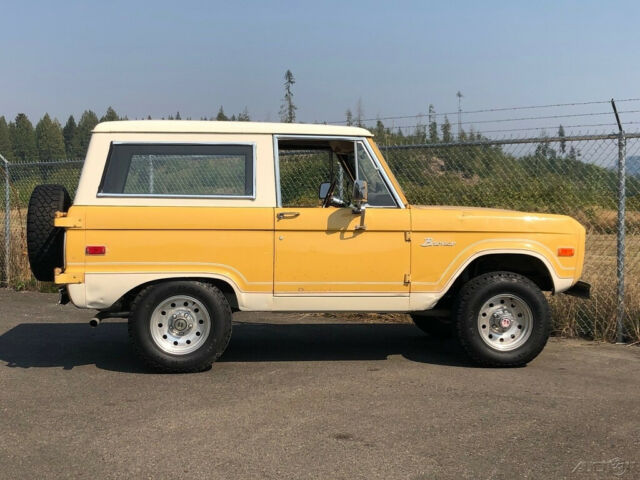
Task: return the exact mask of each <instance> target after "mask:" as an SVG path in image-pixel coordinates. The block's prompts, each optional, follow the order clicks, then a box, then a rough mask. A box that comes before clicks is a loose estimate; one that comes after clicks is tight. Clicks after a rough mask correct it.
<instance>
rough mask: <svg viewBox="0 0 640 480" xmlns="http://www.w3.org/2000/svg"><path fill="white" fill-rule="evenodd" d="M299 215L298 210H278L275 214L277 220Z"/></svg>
mask: <svg viewBox="0 0 640 480" xmlns="http://www.w3.org/2000/svg"><path fill="white" fill-rule="evenodd" d="M299 215H300V212H280V213H278V214H277V215H276V217H277V218H278V220H284V219H285V218H296V217H297V216H299Z"/></svg>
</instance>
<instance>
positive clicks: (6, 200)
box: [0, 155, 11, 287]
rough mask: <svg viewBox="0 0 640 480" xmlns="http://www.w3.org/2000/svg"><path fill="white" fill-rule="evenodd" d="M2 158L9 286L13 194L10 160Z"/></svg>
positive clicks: (6, 260) (5, 248)
mask: <svg viewBox="0 0 640 480" xmlns="http://www.w3.org/2000/svg"><path fill="white" fill-rule="evenodd" d="M0 160H2V163H3V164H4V280H5V282H6V284H7V287H8V286H9V277H10V272H11V264H10V262H9V257H10V255H11V195H10V194H9V189H10V182H9V161H8V160H7V159H6V158H4V157H3V156H2V155H0Z"/></svg>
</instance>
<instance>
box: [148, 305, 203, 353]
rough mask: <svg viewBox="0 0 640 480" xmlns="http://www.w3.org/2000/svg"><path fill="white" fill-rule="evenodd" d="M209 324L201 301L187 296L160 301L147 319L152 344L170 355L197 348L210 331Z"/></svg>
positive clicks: (188, 351) (189, 351)
mask: <svg viewBox="0 0 640 480" xmlns="http://www.w3.org/2000/svg"><path fill="white" fill-rule="evenodd" d="M211 325H212V323H211V317H210V315H209V312H208V310H207V308H206V307H205V305H204V303H202V301H200V300H198V299H197V298H194V297H191V296H187V295H177V296H173V297H169V298H167V299H166V300H163V301H161V302H160V303H159V304H158V305H157V306H156V308H155V309H154V311H153V313H152V314H151V317H150V319H149V328H150V330H151V338H152V339H153V341H154V343H155V344H156V345H157V346H158V348H160V350H162V351H163V352H166V353H170V354H173V355H186V354H188V353H191V352H193V351H195V350H197V349H198V348H200V346H202V344H203V343H204V342H205V341H206V339H207V337H208V336H209V334H210V332H211Z"/></svg>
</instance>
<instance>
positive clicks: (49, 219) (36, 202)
mask: <svg viewBox="0 0 640 480" xmlns="http://www.w3.org/2000/svg"><path fill="white" fill-rule="evenodd" d="M70 206H71V197H70V196H69V192H67V189H66V188H64V187H63V186H62V185H38V186H37V187H36V188H35V189H34V190H33V193H32V194H31V198H30V199H29V210H28V211H27V251H28V252H29V264H30V265H31V271H32V272H33V275H34V277H36V278H37V279H38V280H40V281H43V282H50V281H52V280H53V275H54V274H53V271H54V269H56V268H57V267H62V266H63V264H64V229H62V228H57V227H54V226H53V219H54V218H55V216H56V212H66V211H67V210H69V207H70Z"/></svg>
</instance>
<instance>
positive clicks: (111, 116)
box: [100, 107, 120, 122]
mask: <svg viewBox="0 0 640 480" xmlns="http://www.w3.org/2000/svg"><path fill="white" fill-rule="evenodd" d="M116 120H120V117H119V116H118V114H117V113H116V111H115V110H114V109H113V108H111V107H109V108H107V113H105V114H104V115H103V116H102V118H101V119H100V121H101V122H115V121H116Z"/></svg>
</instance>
